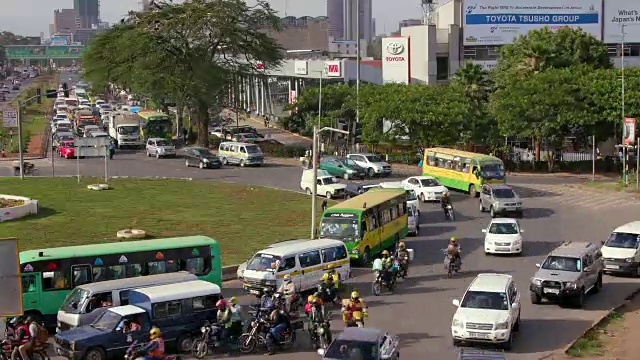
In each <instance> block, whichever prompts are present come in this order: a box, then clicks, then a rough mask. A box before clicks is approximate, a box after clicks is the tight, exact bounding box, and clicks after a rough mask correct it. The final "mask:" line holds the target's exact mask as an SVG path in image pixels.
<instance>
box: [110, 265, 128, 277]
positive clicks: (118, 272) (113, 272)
mask: <svg viewBox="0 0 640 360" xmlns="http://www.w3.org/2000/svg"><path fill="white" fill-rule="evenodd" d="M124 278H125V271H124V265H114V266H109V267H107V279H109V280H120V279H124Z"/></svg>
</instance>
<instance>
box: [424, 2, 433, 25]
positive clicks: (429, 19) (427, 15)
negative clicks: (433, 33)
mask: <svg viewBox="0 0 640 360" xmlns="http://www.w3.org/2000/svg"><path fill="white" fill-rule="evenodd" d="M420 4H421V6H422V16H423V18H422V24H423V25H432V24H433V14H434V13H435V10H436V7H435V4H434V0H420Z"/></svg>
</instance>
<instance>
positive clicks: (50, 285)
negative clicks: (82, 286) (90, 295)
mask: <svg viewBox="0 0 640 360" xmlns="http://www.w3.org/2000/svg"><path fill="white" fill-rule="evenodd" d="M62 289H71V287H70V286H69V280H68V279H67V278H66V276H65V273H64V272H62V271H47V272H43V273H42V290H62Z"/></svg>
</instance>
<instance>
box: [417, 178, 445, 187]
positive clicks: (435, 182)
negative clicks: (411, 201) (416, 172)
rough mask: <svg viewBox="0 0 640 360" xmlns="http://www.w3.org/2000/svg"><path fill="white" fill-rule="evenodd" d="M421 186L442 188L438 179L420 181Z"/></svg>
mask: <svg viewBox="0 0 640 360" xmlns="http://www.w3.org/2000/svg"><path fill="white" fill-rule="evenodd" d="M420 184H421V185H422V186H424V187H430V186H440V183H439V182H438V180H436V179H420Z"/></svg>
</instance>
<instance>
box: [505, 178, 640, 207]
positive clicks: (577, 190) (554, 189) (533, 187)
mask: <svg viewBox="0 0 640 360" xmlns="http://www.w3.org/2000/svg"><path fill="white" fill-rule="evenodd" d="M514 188H515V189H516V191H517V192H518V194H519V195H520V197H522V198H523V199H524V201H525V204H526V201H527V199H544V200H545V202H551V203H556V204H559V205H561V206H564V207H573V208H575V209H576V210H585V211H594V210H598V211H602V210H607V209H611V210H613V209H616V210H636V209H640V194H630V193H615V192H603V191H598V190H590V189H585V188H582V187H579V186H576V185H566V184H560V185H546V184H545V185H542V184H518V185H514Z"/></svg>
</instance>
